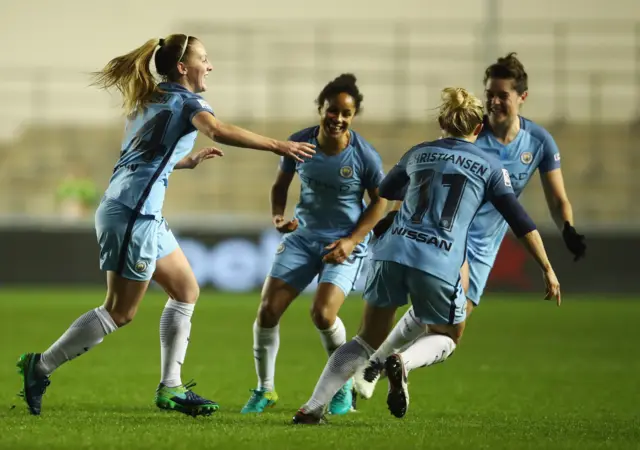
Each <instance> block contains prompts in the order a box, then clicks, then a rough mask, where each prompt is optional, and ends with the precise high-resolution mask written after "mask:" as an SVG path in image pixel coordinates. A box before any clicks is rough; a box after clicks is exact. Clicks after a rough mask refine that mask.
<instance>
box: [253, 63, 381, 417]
mask: <svg viewBox="0 0 640 450" xmlns="http://www.w3.org/2000/svg"><path fill="white" fill-rule="evenodd" d="M362 99H363V97H362V94H360V91H359V89H358V87H357V86H356V78H355V77H354V76H353V75H351V74H343V75H341V76H339V77H337V78H336V79H335V80H333V81H331V82H330V83H329V84H327V85H326V86H325V87H324V89H323V90H322V92H320V94H319V95H318V98H317V104H318V113H319V114H320V124H319V125H317V126H314V127H310V128H306V129H304V130H302V131H298V132H297V133H294V134H293V135H292V136H291V137H290V139H291V140H292V141H297V142H308V143H311V144H314V145H315V146H316V150H317V151H316V154H315V155H314V156H313V157H312V158H311V159H309V160H306V161H304V162H302V163H300V162H296V161H295V160H293V159H291V158H288V157H283V158H282V160H281V163H280V168H279V170H278V174H277V176H276V180H275V183H274V185H273V187H272V189H271V214H272V218H273V224H274V226H275V227H276V229H277V230H278V231H280V232H281V233H283V234H284V236H283V238H282V241H281V243H280V246H279V247H278V250H277V252H276V256H275V260H274V262H273V266H272V269H271V272H270V273H269V275H268V277H267V279H266V280H265V283H264V287H263V290H262V299H261V303H260V307H259V309H258V315H257V318H256V321H255V323H254V326H253V339H254V344H253V352H254V358H255V365H256V372H257V375H258V387H257V388H256V389H252V395H251V398H249V401H248V402H247V404H246V405H245V406H244V408H243V409H242V412H243V413H260V412H262V411H264V409H265V408H266V407H269V406H273V405H274V404H275V403H276V401H277V399H278V396H277V394H276V392H275V389H274V375H275V365H276V356H277V354H278V347H279V339H280V338H279V327H278V323H279V321H280V317H281V316H282V314H283V313H284V312H285V311H286V309H287V307H288V306H289V305H290V304H291V302H292V301H293V300H295V298H296V297H297V296H298V295H299V294H300V292H302V291H303V290H304V289H305V288H306V287H307V286H308V285H309V284H310V283H311V282H312V281H313V279H314V278H315V277H316V276H318V278H319V279H318V282H319V284H318V289H317V292H316V294H315V297H314V299H313V305H312V307H311V318H312V320H313V323H314V324H315V326H316V328H317V329H318V331H319V333H320V338H321V341H322V344H323V346H324V348H325V350H326V351H327V353H328V354H329V355H331V354H332V353H333V352H334V351H335V350H336V349H337V348H338V347H340V346H341V345H342V344H344V343H345V341H346V330H345V327H344V324H343V323H342V321H341V320H340V318H339V317H338V311H339V310H340V307H341V306H342V304H343V302H344V300H345V297H346V296H347V295H348V294H349V292H351V290H352V289H353V285H354V283H355V281H356V279H357V277H358V274H359V272H360V269H361V267H362V263H363V259H364V257H365V254H366V251H367V243H368V241H369V239H370V235H371V233H370V232H371V230H372V228H373V226H374V225H375V224H376V223H377V222H378V221H379V220H380V219H381V217H382V215H383V214H384V211H385V208H386V201H385V200H383V199H381V198H380V196H379V195H378V184H379V183H380V181H381V180H382V178H383V176H384V174H383V170H382V162H381V160H380V157H379V155H378V153H377V152H376V151H375V149H374V148H373V147H372V146H371V144H369V143H368V142H367V141H366V140H365V139H364V138H363V137H362V136H360V135H359V134H358V133H356V132H355V131H353V130H351V129H350V125H351V122H352V120H353V118H354V117H355V116H356V115H357V114H358V112H359V111H360V105H361V103H362ZM296 172H297V173H298V176H299V177H300V181H301V190H300V200H299V202H298V205H297V206H296V210H295V215H294V219H293V220H286V219H285V218H284V216H283V215H284V212H285V206H286V203H287V192H288V190H289V185H290V184H291V181H292V180H293V177H294V175H295V174H296ZM365 192H366V193H367V194H368V196H369V205H368V206H367V205H366V204H365V202H364V194H365ZM351 385H352V381H351V380H349V381H348V382H347V383H346V384H345V385H344V386H343V387H342V389H340V390H339V391H338V392H337V394H336V395H335V396H334V397H333V400H332V401H331V404H330V407H329V412H330V413H332V414H345V413H347V412H348V411H349V410H350V409H351V404H352V394H351Z"/></svg>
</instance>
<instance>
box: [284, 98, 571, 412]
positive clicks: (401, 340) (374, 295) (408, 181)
mask: <svg viewBox="0 0 640 450" xmlns="http://www.w3.org/2000/svg"><path fill="white" fill-rule="evenodd" d="M442 99H443V104H442V106H441V107H440V114H439V117H438V121H439V124H440V128H441V129H442V130H443V133H444V136H445V137H444V138H443V139H442V140H438V141H434V142H427V143H423V144H420V145H417V146H416V147H414V148H412V149H411V150H409V152H407V153H406V154H405V155H404V156H403V158H402V159H401V161H400V162H399V163H398V164H397V165H396V166H395V167H394V168H393V169H392V170H391V171H390V172H389V174H388V175H387V176H386V177H385V179H384V180H383V181H382V183H381V185H380V195H381V196H382V197H383V198H386V199H388V200H401V199H404V201H403V203H402V208H401V210H400V212H399V213H398V214H397V215H396V217H395V220H394V222H393V224H392V225H391V229H390V230H389V231H387V233H385V235H384V236H383V237H382V238H381V240H380V241H379V242H378V243H377V244H376V245H375V246H374V248H373V252H372V257H371V259H372V265H371V267H370V269H369V273H368V276H367V282H366V286H365V292H364V299H365V301H366V306H365V311H364V314H363V324H362V327H361V330H360V332H359V333H358V336H356V337H355V338H354V339H353V340H351V341H350V342H348V343H346V344H344V345H343V346H342V347H340V348H339V349H338V350H337V351H336V352H335V353H334V354H333V355H332V356H331V358H330V360H329V362H328V363H327V365H326V367H325V369H324V372H323V373H322V376H321V377H320V380H319V382H318V384H317V385H316V388H315V390H314V392H313V395H312V396H311V398H310V399H309V401H308V402H307V403H306V404H305V405H303V407H302V408H301V409H300V410H299V411H298V413H297V414H296V416H295V417H294V423H297V424H317V423H319V422H321V420H322V412H323V410H324V407H325V405H326V404H327V401H328V400H330V399H331V396H332V395H333V394H334V393H335V392H336V391H337V390H338V389H339V388H340V386H341V385H342V383H344V381H346V380H347V379H348V378H350V377H351V376H352V375H353V374H354V372H355V371H356V370H357V369H358V368H359V367H361V366H363V365H365V364H366V365H368V367H367V369H365V378H367V376H366V374H367V372H371V373H373V374H377V373H379V371H380V370H381V369H382V368H383V367H384V368H385V369H386V370H387V376H388V378H389V386H390V388H389V396H388V398H387V404H388V405H389V409H390V410H391V412H392V414H393V415H395V416H396V417H403V416H404V415H405V413H406V411H407V407H408V404H409V394H408V390H407V380H406V373H405V371H404V367H403V366H402V360H401V359H398V358H396V356H397V355H383V358H384V359H381V360H370V358H371V356H372V355H373V354H374V351H375V349H377V348H378V347H380V346H381V345H384V343H385V342H384V341H385V340H386V338H387V335H388V333H389V331H390V330H391V328H392V325H393V319H394V316H395V311H396V309H397V308H398V307H400V306H403V305H405V304H406V303H407V298H410V299H411V304H412V305H413V310H414V317H413V323H412V324H411V326H410V327H407V329H406V330H405V331H406V333H405V334H404V335H403V336H401V337H398V336H395V340H396V341H398V342H397V343H398V345H399V347H398V348H400V347H401V346H402V345H405V344H407V343H409V342H411V341H413V340H414V339H415V338H416V337H418V336H420V335H422V334H423V333H424V332H425V331H426V329H427V327H429V329H431V330H433V331H435V332H439V333H442V334H445V335H447V336H449V337H450V338H451V339H453V340H454V341H457V340H459V339H460V338H461V337H462V334H463V331H464V326H465V319H466V298H465V295H464V292H463V290H462V287H461V284H460V267H461V266H462V264H463V263H464V261H465V258H466V249H467V234H468V231H469V227H470V225H471V222H472V221H473V219H474V217H475V215H476V214H477V212H478V210H479V209H480V207H481V206H482V205H483V204H484V203H485V202H491V203H492V204H493V205H494V206H495V207H496V209H497V210H498V211H499V212H500V214H502V216H503V217H504V218H505V220H506V221H507V222H508V223H509V225H510V226H511V228H512V229H513V230H514V232H515V233H516V235H517V236H518V237H519V238H521V239H522V242H523V244H524V245H525V247H526V248H527V249H528V250H529V252H530V253H531V254H532V256H533V257H534V259H535V260H536V262H537V263H538V265H539V266H540V267H541V269H542V271H543V274H544V279H545V283H546V287H547V295H546V298H547V299H550V298H552V297H555V298H556V299H557V302H558V304H560V285H559V283H558V280H557V279H556V276H555V273H554V272H553V269H552V268H551V264H550V263H549V261H548V259H547V256H546V253H545V251H544V247H543V245H542V240H541V239H540V235H539V233H538V232H537V230H536V228H535V225H534V224H533V222H532V221H531V219H530V218H529V216H528V215H527V214H526V212H525V211H524V209H523V208H522V206H520V204H519V203H518V201H517V199H516V196H515V194H514V193H513V189H512V187H511V180H510V178H509V173H508V172H507V171H506V170H505V169H504V168H503V167H502V164H501V163H500V162H499V161H498V160H497V159H496V158H494V157H492V156H490V155H487V154H486V153H484V152H483V151H482V150H480V149H479V148H478V147H476V146H475V145H473V142H475V141H476V139H477V136H478V134H479V133H480V131H481V130H482V119H483V108H482V103H481V102H480V101H479V100H478V99H477V98H475V97H474V96H472V95H471V94H469V93H468V92H466V91H465V90H464V89H460V88H457V89H456V88H447V89H445V90H444V91H443V93H442Z"/></svg>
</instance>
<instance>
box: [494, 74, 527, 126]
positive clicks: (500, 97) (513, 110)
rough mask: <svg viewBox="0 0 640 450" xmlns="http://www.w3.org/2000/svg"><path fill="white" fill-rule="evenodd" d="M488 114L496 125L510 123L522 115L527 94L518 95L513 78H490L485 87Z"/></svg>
mask: <svg viewBox="0 0 640 450" xmlns="http://www.w3.org/2000/svg"><path fill="white" fill-rule="evenodd" d="M485 95H486V98H487V106H486V109H487V113H488V114H489V118H490V119H491V121H492V122H494V123H502V122H510V121H512V120H514V119H515V118H516V117H517V116H518V114H519V113H520V107H521V106H522V104H523V103H524V100H525V99H526V98H527V93H526V92H525V93H523V94H518V91H516V90H515V89H514V80H513V79H511V78H508V79H503V78H489V79H488V80H487V85H486V86H485Z"/></svg>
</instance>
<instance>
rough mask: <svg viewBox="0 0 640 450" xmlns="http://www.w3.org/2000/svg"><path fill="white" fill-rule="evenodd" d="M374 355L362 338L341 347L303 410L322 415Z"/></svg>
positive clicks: (333, 356) (331, 359)
mask: <svg viewBox="0 0 640 450" xmlns="http://www.w3.org/2000/svg"><path fill="white" fill-rule="evenodd" d="M372 353H373V349H372V348H371V346H369V344H367V343H366V342H365V341H364V340H362V339H361V338H360V336H356V337H354V338H353V339H352V340H350V341H349V342H347V343H346V344H344V345H342V346H340V348H338V349H337V350H336V351H335V352H334V353H333V355H331V357H330V358H329V361H328V362H327V365H326V366H325V367H324V370H323V371H322V375H320V379H319V380H318V384H316V387H315V389H314V390H313V394H312V395H311V398H310V399H309V401H308V402H307V403H305V405H304V406H303V407H302V409H303V410H304V411H305V412H306V413H307V414H308V413H312V414H320V413H321V412H322V410H323V409H324V407H325V406H326V405H327V404H328V403H329V402H330V401H331V399H332V398H333V396H334V395H336V392H338V391H339V390H340V388H341V387H342V386H343V385H344V384H345V383H346V382H347V380H349V378H351V377H352V376H353V374H354V373H355V372H356V369H358V368H360V367H361V366H363V365H364V364H366V363H367V361H368V360H369V356H370V355H371V354H372Z"/></svg>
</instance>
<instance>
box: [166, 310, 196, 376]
mask: <svg viewBox="0 0 640 450" xmlns="http://www.w3.org/2000/svg"><path fill="white" fill-rule="evenodd" d="M195 306H196V305H195V304H193V303H183V302H178V301H176V300H173V299H171V298H170V299H169V300H168V301H167V304H166V305H165V306H164V310H163V311H162V316H160V383H162V384H164V385H165V386H167V387H176V386H180V385H181V384H182V379H181V378H180V370H181V369H182V364H184V359H185V356H186V355H187V346H188V345H189V335H190V334H191V316H193V310H194V309H195Z"/></svg>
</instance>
